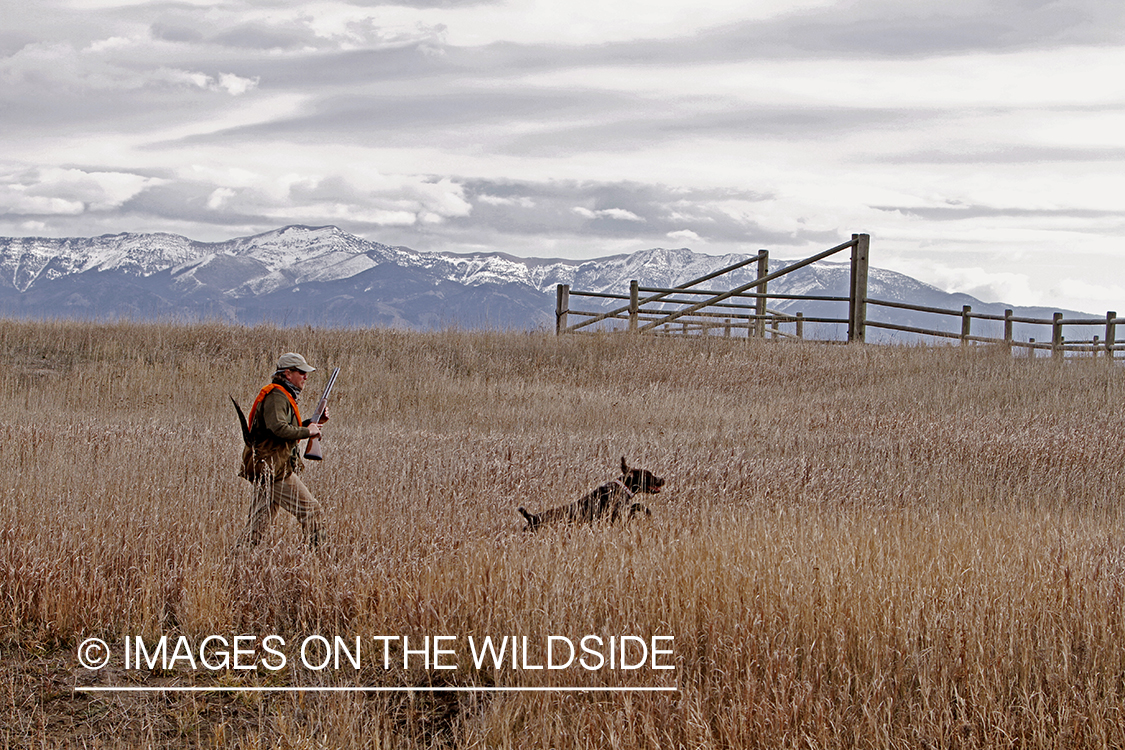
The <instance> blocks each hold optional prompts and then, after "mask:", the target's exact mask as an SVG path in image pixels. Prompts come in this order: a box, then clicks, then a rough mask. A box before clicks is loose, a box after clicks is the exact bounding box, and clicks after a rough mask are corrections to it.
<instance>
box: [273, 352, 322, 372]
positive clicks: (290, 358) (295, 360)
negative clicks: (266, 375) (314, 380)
mask: <svg viewBox="0 0 1125 750" xmlns="http://www.w3.org/2000/svg"><path fill="white" fill-rule="evenodd" d="M277 369H278V370H300V371H301V372H312V371H313V370H315V369H316V368H315V367H313V366H312V365H310V364H309V363H308V362H306V361H305V358H304V357H302V356H301V355H300V354H297V353H296V352H286V353H285V354H282V355H281V356H280V357H278V358H277Z"/></svg>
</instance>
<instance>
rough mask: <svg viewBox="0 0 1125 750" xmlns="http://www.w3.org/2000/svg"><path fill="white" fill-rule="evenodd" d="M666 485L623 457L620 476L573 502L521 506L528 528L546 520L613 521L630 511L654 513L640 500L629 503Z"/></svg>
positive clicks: (656, 491)
mask: <svg viewBox="0 0 1125 750" xmlns="http://www.w3.org/2000/svg"><path fill="white" fill-rule="evenodd" d="M663 486H664V480H663V479H662V478H661V477H658V476H656V475H655V474H653V473H652V472H651V471H648V470H647V469H630V468H629V464H627V463H625V457H624V456H622V457H621V477H620V478H619V479H614V480H613V481H612V482H607V483H606V484H603V485H602V486H601V487H598V488H597V489H596V490H594V491H593V492H591V493H589V494H588V495H585V496H584V497H582V499H580V500H578V501H576V502H573V503H571V504H570V505H560V506H559V507H557V508H550V509H548V510H545V511H543V512H542V513H528V512H527V510H526V509H524V508H520V513H522V514H523V517H524V518H526V519H527V528H526V529H525V530H526V531H535V530H536V529H538V528H539V527H540V526H542V525H543V524H545V523H555V522H563V523H593V522H594V521H597V520H599V519H603V518H608V519H609V520H610V522H611V523H613V522H615V521H617V519H618V518H620V517H621V516H622V515H623V514H624V513H626V512H628V514H629V517H630V518H632V517H633V516H634V515H635V514H637V513H644V514H645V515H646V516H651V515H652V511H650V510H649V509H648V508H646V507H645V506H643V505H641V504H640V503H630V501H632V499H633V497H635V496H636V495H637V493H641V492H647V493H649V494H656V493H658V492H660V489H661V488H662V487H663Z"/></svg>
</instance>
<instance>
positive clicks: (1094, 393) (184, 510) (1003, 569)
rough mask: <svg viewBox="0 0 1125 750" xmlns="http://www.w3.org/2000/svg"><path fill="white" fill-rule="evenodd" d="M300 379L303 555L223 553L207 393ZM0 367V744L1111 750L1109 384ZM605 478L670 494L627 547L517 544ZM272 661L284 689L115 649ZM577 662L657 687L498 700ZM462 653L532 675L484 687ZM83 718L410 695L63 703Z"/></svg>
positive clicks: (588, 682) (225, 346)
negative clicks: (548, 649) (320, 411)
mask: <svg viewBox="0 0 1125 750" xmlns="http://www.w3.org/2000/svg"><path fill="white" fill-rule="evenodd" d="M287 350H295V351H300V352H303V353H305V354H306V355H307V357H308V358H309V360H310V361H311V362H312V363H313V364H315V365H317V366H318V367H320V368H321V370H320V371H319V372H317V373H314V375H313V377H312V378H310V380H309V384H308V390H309V391H310V394H309V395H308V396H306V398H304V399H303V401H302V404H303V406H304V408H305V409H307V410H309V411H311V409H312V406H313V404H314V402H315V397H316V396H317V395H319V392H320V389H321V387H322V386H323V383H324V377H325V375H326V372H325V370H326V369H327V368H330V367H333V366H339V367H341V368H342V373H341V376H340V380H339V382H338V383H337V388H336V393H335V396H334V402H333V406H332V421H331V422H330V423H329V425H328V426H327V428H326V435H327V439H326V441H325V443H324V450H325V460H324V461H323V462H321V463H319V464H315V465H309V466H308V468H307V469H306V471H305V474H304V476H305V479H306V481H307V483H308V484H309V486H310V487H311V488H312V490H313V491H314V492H315V493H316V494H317V496H318V497H319V498H320V500H321V502H322V503H323V505H324V508H325V512H326V527H327V528H326V532H327V533H326V537H327V542H326V543H325V544H324V545H322V547H321V548H320V549H319V550H317V551H316V552H311V551H309V550H307V549H306V548H305V547H304V546H303V545H302V544H301V539H300V533H299V528H298V527H297V525H296V523H295V522H294V520H293V519H292V517H290V516H288V515H285V514H282V515H280V516H279V517H278V519H277V521H276V522H275V524H274V525H273V527H272V528H271V530H270V532H269V534H268V535H267V538H266V541H265V542H264V543H263V544H262V545H261V546H259V547H257V548H255V549H240V548H238V547H237V546H236V544H235V542H236V539H237V536H238V534H239V532H240V531H241V529H242V527H243V525H244V524H245V521H246V513H247V510H248V507H249V501H250V495H251V489H250V486H249V485H248V484H247V483H246V482H245V481H243V480H241V479H239V478H238V477H237V476H236V466H237V462H238V456H239V452H240V448H241V445H240V443H241V438H240V436H239V432H238V427H237V422H236V420H235V415H234V411H233V409H232V408H231V405H230V402H229V400H228V399H227V395H228V394H233V395H234V396H235V397H236V398H238V399H239V401H240V402H241V403H243V405H244V406H246V405H248V404H249V402H250V401H251V400H252V399H253V397H254V395H255V393H256V392H257V390H258V388H259V387H261V385H263V384H264V383H265V382H266V380H267V379H268V377H269V375H270V370H271V367H272V363H273V362H274V361H275V360H276V357H277V355H278V354H279V353H280V352H282V351H287ZM0 357H2V361H3V363H4V367H3V369H2V371H0V409H2V412H3V414H5V420H6V421H7V423H8V424H7V429H6V439H5V440H4V443H3V448H2V449H0V451H2V453H0V455H2V457H3V462H2V465H3V467H4V476H3V481H2V482H0V538H2V540H3V542H2V545H0V747H5V748H6V747H36V748H40V747H42V748H51V747H86V748H93V747H106V748H114V747H169V746H171V747H203V748H211V747H223V748H227V747H229V748H252V747H253V748H260V747H268V748H273V747H278V748H327V747H370V748H430V747H433V748H477V747H479V748H517V747H519V748H523V747H533V748H535V747H541V748H571V747H590V748H892V747H893V748H961V747H964V748H978V747H979V748H1013V747H1015V748H1087V747H1089V748H1120V747H1125V715H1123V709H1125V610H1123V596H1125V527H1123V523H1122V522H1123V520H1125V518H1123V516H1125V513H1123V505H1122V502H1121V492H1122V488H1123V487H1125V473H1123V470H1122V466H1123V462H1125V455H1123V453H1122V439H1121V438H1122V434H1123V428H1125V418H1123V416H1122V405H1123V400H1125V379H1123V378H1125V375H1123V372H1122V369H1121V366H1120V365H1116V366H1115V365H1112V364H1110V363H1108V362H1105V361H1102V360H1097V361H1094V360H1085V361H1071V362H1066V363H1059V362H1052V361H1049V360H1035V361H1032V360H1027V359H1022V358H1011V357H1009V356H1008V355H1007V354H1005V353H1004V352H999V351H993V350H989V349H984V348H972V349H969V350H960V349H958V348H955V347H936V348H921V347H917V348H916V347H874V346H830V345H824V344H816V343H795V342H787V343H780V342H777V343H775V342H770V341H758V340H754V341H749V342H747V341H733V340H724V339H721V338H710V339H696V340H684V339H679V340H677V339H659V338H638V337H626V336H588V337H579V336H571V337H566V338H562V339H559V338H555V337H554V336H549V335H545V334H534V335H528V334H515V333H479V332H458V331H449V332H440V333H407V332H396V331H387V330H376V331H338V330H337V331H324V330H313V329H292V330H289V329H280V328H271V327H261V328H239V327H227V326H223V325H219V324H214V325H209V324H208V325H183V326H177V325H141V324H126V323H121V324H105V325H94V324H80V323H63V322H57V323H40V324H32V323H23V322H12V321H7V322H0ZM622 456H626V457H627V458H628V459H629V461H630V462H631V463H632V464H634V465H639V466H643V467H646V468H649V469H651V470H653V471H654V472H656V473H657V474H660V475H661V476H664V477H665V478H666V479H667V485H666V488H665V491H664V492H663V493H661V494H659V495H656V496H647V497H646V503H647V504H648V505H649V506H650V507H651V508H652V510H653V516H652V517H651V518H650V519H644V520H634V521H633V522H631V523H628V524H621V525H617V526H611V525H599V526H594V527H578V528H561V529H549V530H546V531H545V532H543V533H538V534H534V535H529V534H525V533H523V532H521V526H522V519H521V518H520V516H519V514H518V513H517V511H516V508H517V507H518V506H519V505H524V506H526V507H528V508H530V509H532V510H538V509H540V508H544V507H548V506H551V505H556V504H560V503H563V502H570V501H572V500H575V499H577V498H578V497H579V496H580V495H581V494H583V493H584V492H586V491H588V490H589V489H591V488H593V487H595V486H597V485H598V484H600V483H602V482H605V481H607V480H609V479H612V478H613V477H614V476H615V475H616V472H617V468H618V464H619V462H620V459H621V457H622ZM269 634H274V635H277V636H279V637H281V638H283V639H284V640H285V642H286V644H288V646H289V647H288V648H287V649H286V651H287V653H288V656H289V657H290V658H289V659H288V662H287V665H286V666H285V667H284V668H282V669H273V668H272V667H270V666H264V665H263V664H261V663H258V666H257V668H256V669H246V670H235V669H225V670H210V669H207V668H202V667H199V668H195V669H193V668H191V666H190V665H188V664H187V663H186V658H185V659H181V660H180V661H178V662H174V663H173V664H171V665H167V666H165V665H157V666H155V667H152V668H148V667H147V665H142V668H140V669H137V668H129V669H127V668H125V665H124V662H123V659H122V656H121V654H120V651H121V649H122V647H123V643H124V641H125V639H126V638H127V637H129V638H134V639H135V638H136V637H141V638H142V641H143V643H145V644H146V649H148V648H155V644H157V643H158V641H157V639H159V638H160V637H161V636H168V637H169V639H171V640H172V641H177V639H179V637H180V636H184V637H185V639H186V641H187V642H190V643H191V644H199V643H200V642H201V641H202V640H203V639H205V638H207V637H208V636H211V635H218V636H224V637H225V638H228V639H233V638H234V637H235V636H238V635H244V636H253V637H256V638H259V639H261V638H264V637H265V636H266V635H269ZM310 635H322V636H325V637H327V638H329V639H331V638H332V637H333V636H337V635H339V636H342V637H343V638H344V639H345V641H346V642H349V643H350V642H352V641H354V639H355V638H360V639H361V641H362V642H363V643H364V649H365V651H364V660H363V663H362V665H361V666H360V667H359V668H358V669H357V668H354V667H353V666H352V665H350V664H348V663H345V664H344V665H343V667H342V668H340V669H336V668H334V667H332V668H326V669H312V668H310V667H306V666H304V665H300V664H299V662H298V659H297V658H296V652H295V649H294V648H293V645H294V644H298V643H300V642H302V640H303V639H304V638H306V637H308V636H310ZM587 635H596V636H599V637H601V638H603V639H605V641H604V642H606V643H608V639H609V638H610V637H611V636H612V637H615V638H620V637H621V636H626V635H628V636H634V637H637V638H643V639H650V638H652V637H653V636H664V637H668V636H671V637H672V638H674V641H664V642H663V643H665V644H667V645H666V647H667V648H669V649H670V650H671V653H670V654H667V655H661V656H660V659H661V661H662V665H670V666H674V669H653V668H651V667H652V664H651V662H650V663H648V664H646V665H645V666H643V667H640V668H637V669H632V670H624V669H620V668H616V669H610V668H608V666H606V665H602V667H601V668H600V669H587V668H585V667H582V666H578V665H577V663H575V664H573V665H571V666H570V667H568V668H566V669H558V670H548V669H538V670H536V669H530V668H523V667H526V666H535V665H542V664H543V657H544V654H543V644H544V642H545V641H546V640H547V639H548V637H549V636H563V637H567V638H570V639H572V641H573V642H575V643H577V642H578V640H579V639H581V638H582V637H584V636H587ZM376 636H406V637H408V638H410V639H411V641H410V643H411V644H412V647H413V644H417V643H419V642H421V639H423V638H426V637H436V636H449V637H452V638H455V639H456V640H455V641H448V643H450V644H455V645H451V646H450V647H449V648H450V651H451V653H450V654H448V655H446V656H444V657H443V658H444V659H445V661H446V662H447V664H446V666H454V667H455V668H453V669H440V670H439V669H435V668H429V669H427V668H426V665H425V664H424V663H423V661H424V659H423V657H415V658H414V660H413V661H412V662H410V663H408V665H407V666H406V667H404V666H403V664H402V663H401V660H399V661H395V660H394V659H392V662H394V663H392V664H391V668H389V669H385V668H384V665H383V663H382V659H381V658H379V659H375V658H373V655H375V654H379V656H380V657H381V651H382V647H381V646H380V647H379V648H378V649H376V648H375V647H374V646H373V644H375V643H380V641H377V640H375V637H376ZM486 636H491V637H493V638H497V639H498V638H500V637H503V636H514V637H519V638H521V639H522V638H523V637H526V638H527V640H528V642H529V643H530V646H529V648H530V651H529V652H528V653H529V656H528V661H526V662H521V663H520V665H519V667H518V668H512V666H511V664H510V663H505V664H504V665H502V666H500V667H496V666H494V665H492V664H487V665H484V666H482V668H479V669H478V668H476V666H475V665H474V664H473V663H472V659H471V655H470V654H469V649H468V648H467V647H466V645H465V644H466V643H467V640H468V639H469V638H470V637H473V638H475V639H477V640H478V641H479V640H480V639H483V638H484V637H486ZM91 637H99V638H102V639H104V640H105V641H106V642H107V643H108V644H109V645H110V647H111V649H113V650H114V658H113V659H111V661H110V664H109V665H108V666H107V667H106V668H104V669H102V670H99V671H92V670H88V669H85V668H83V667H82V666H80V665H79V663H78V661H77V650H78V646H79V644H80V643H82V642H83V641H85V639H87V638H91ZM132 642H134V643H135V640H134V641H132ZM521 642H522V641H521ZM634 644H635V642H634ZM369 647H370V648H369ZM169 648H170V649H171V646H170V647H169ZM630 658H633V657H630ZM431 666H433V665H431ZM106 686H131V687H158V686H165V687H166V686H208V687H224V688H234V687H293V686H306V687H308V686H316V687H354V686H362V687H366V688H377V687H407V688H413V690H411V691H402V690H399V691H386V692H377V691H367V692H310V691H306V692H282V691H278V692H233V691H228V692H191V693H184V692H162V693H137V692H130V693H125V692H113V693H104V692H102V693H96V692H93V693H92V692H84V691H83V690H80V688H88V687H106ZM432 687H433V688H442V689H439V690H430V689H429V688H432ZM453 687H457V688H470V687H472V688H480V689H478V690H473V691H470V690H464V691H453V690H448V688H453ZM563 687H587V688H588V687H598V688H614V689H613V690H601V691H561V690H554V689H555V688H563ZM638 687H650V688H651V687H674V688H675V690H673V691H667V692H658V691H649V692H645V691H637V690H631V691H628V692H627V691H625V690H624V688H630V689H633V688H638ZM483 688H488V689H487V690H486V689H483ZM494 688H537V689H538V688H552V690H534V691H532V690H496V689H494Z"/></svg>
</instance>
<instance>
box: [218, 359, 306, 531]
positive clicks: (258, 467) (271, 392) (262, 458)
mask: <svg viewBox="0 0 1125 750" xmlns="http://www.w3.org/2000/svg"><path fill="white" fill-rule="evenodd" d="M315 369H316V368H315V367H312V366H310V365H309V363H308V362H306V361H305V358H304V357H302V356H301V355H300V354H296V353H294V352H287V353H286V354H282V355H281V357H279V358H278V360H277V371H276V372H275V373H274V375H273V379H272V380H271V381H270V383H269V385H267V386H266V387H265V388H263V389H262V390H261V392H260V393H259V394H258V398H257V399H255V400H254V405H253V406H252V407H251V408H250V416H249V418H248V419H247V425H248V426H249V429H250V433H249V439H248V440H247V443H246V447H245V448H244V449H243V451H242V470H241V471H240V472H239V475H240V476H242V477H245V478H246V479H248V480H250V481H251V482H253V483H254V501H253V504H252V505H251V506H250V521H249V523H248V524H247V526H246V530H245V531H244V532H243V539H244V541H247V542H249V543H250V544H257V543H258V542H259V541H261V539H262V534H263V533H264V532H265V530H266V528H267V527H268V526H269V525H270V522H271V521H273V517H274V516H275V515H276V514H277V509H278V508H284V509H285V510H287V511H289V512H290V513H292V514H293V515H294V516H296V518H297V521H298V522H299V523H300V524H301V527H302V528H303V529H304V532H305V538H306V539H307V540H308V543H309V545H310V546H313V547H315V546H316V545H317V542H318V541H319V536H320V503H318V502H317V500H316V498H315V497H313V495H312V493H311V492H309V488H308V487H306V486H305V483H304V482H302V481H301V478H300V477H299V476H297V474H298V473H299V472H300V471H301V469H302V468H303V463H302V461H301V458H300V456H299V453H298V446H299V444H300V442H301V441H302V440H305V439H308V438H310V437H318V436H319V435H320V434H321V433H320V423H317V424H310V421H309V420H305V422H302V421H301V411H300V409H299V408H298V406H297V399H298V398H299V397H300V395H301V389H302V388H304V386H305V381H306V380H308V377H309V373H310V372H313V371H314V370H315ZM327 421H328V415H327V414H325V415H324V416H323V417H322V418H321V420H320V422H327Z"/></svg>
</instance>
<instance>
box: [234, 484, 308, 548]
mask: <svg viewBox="0 0 1125 750" xmlns="http://www.w3.org/2000/svg"><path fill="white" fill-rule="evenodd" d="M278 508H283V509H285V510H287V511H289V512H290V513H292V514H293V515H294V516H295V517H296V518H297V522H298V523H300V524H301V527H302V528H303V529H304V530H305V538H306V539H307V540H308V542H309V544H312V545H316V543H317V541H318V540H319V535H320V503H319V502H317V499H316V498H315V497H313V494H312V493H311V492H309V488H308V487H306V486H305V483H304V482H302V481H301V478H300V477H298V476H297V475H296V474H290V475H289V476H287V477H285V478H284V479H279V480H277V481H276V482H258V483H256V484H255V485H254V502H253V504H251V506H250V521H249V523H248V524H247V525H246V531H245V532H243V537H244V538H245V540H246V541H248V542H250V544H257V543H258V542H260V541H261V540H262V534H264V533H265V531H266V529H267V528H269V525H270V523H271V522H272V521H273V517H274V516H275V515H277V510H278Z"/></svg>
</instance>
